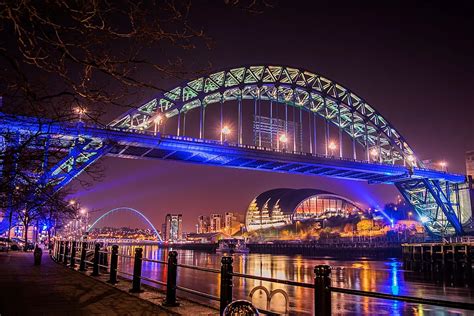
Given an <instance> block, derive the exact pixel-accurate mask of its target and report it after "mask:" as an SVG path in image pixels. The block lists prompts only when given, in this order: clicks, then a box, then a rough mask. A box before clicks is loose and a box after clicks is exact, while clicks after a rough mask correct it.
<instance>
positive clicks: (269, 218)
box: [245, 188, 361, 231]
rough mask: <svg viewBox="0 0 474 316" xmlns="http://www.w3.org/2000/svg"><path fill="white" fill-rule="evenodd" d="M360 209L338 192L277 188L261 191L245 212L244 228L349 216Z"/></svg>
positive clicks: (251, 229) (263, 227)
mask: <svg viewBox="0 0 474 316" xmlns="http://www.w3.org/2000/svg"><path fill="white" fill-rule="evenodd" d="M359 211H361V209H360V208H359V207H358V206H357V205H356V203H354V202H353V201H351V200H349V199H347V198H345V197H342V196H340V195H337V194H334V193H331V192H327V191H322V190H316V189H288V188H279V189H273V190H269V191H266V192H263V193H261V194H260V195H259V196H257V197H256V198H255V199H253V200H252V202H251V203H250V205H249V207H248V209H247V213H246V216H245V225H246V228H247V231H254V230H258V229H266V228H272V227H275V228H276V227H280V226H285V225H288V224H292V223H295V222H296V221H304V220H308V219H315V220H324V219H325V218H329V217H332V216H349V215H351V214H354V213H357V212H359Z"/></svg>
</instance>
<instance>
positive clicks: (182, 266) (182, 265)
mask: <svg viewBox="0 0 474 316" xmlns="http://www.w3.org/2000/svg"><path fill="white" fill-rule="evenodd" d="M177 266H178V267H181V268H187V269H191V270H199V271H204V272H210V273H221V270H218V269H212V268H203V267H198V266H191V265H187V264H183V263H178V264H177Z"/></svg>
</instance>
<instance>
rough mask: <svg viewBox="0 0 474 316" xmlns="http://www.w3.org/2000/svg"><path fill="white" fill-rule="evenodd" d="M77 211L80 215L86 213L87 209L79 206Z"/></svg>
mask: <svg viewBox="0 0 474 316" xmlns="http://www.w3.org/2000/svg"><path fill="white" fill-rule="evenodd" d="M79 213H81V215H86V214H87V209H85V208H81V209H80V210H79Z"/></svg>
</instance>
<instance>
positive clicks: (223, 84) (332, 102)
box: [109, 65, 421, 166]
mask: <svg viewBox="0 0 474 316" xmlns="http://www.w3.org/2000/svg"><path fill="white" fill-rule="evenodd" d="M245 99H260V100H271V101H275V102H280V103H285V104H289V105H291V106H294V107H297V108H301V109H303V110H306V111H308V112H311V113H314V114H315V115H318V116H319V117H322V118H324V119H325V120H327V121H328V122H330V123H332V124H333V125H335V126H336V127H338V128H340V129H341V131H343V132H344V133H346V134H347V135H349V136H350V137H351V138H352V139H353V140H354V141H355V142H357V143H359V144H360V145H362V146H364V147H365V148H372V147H377V148H379V151H380V160H381V162H385V163H395V162H397V161H403V163H404V164H408V165H412V166H421V163H420V162H419V161H418V160H417V159H416V158H414V157H415V155H414V152H413V150H412V149H411V148H410V146H409V145H408V144H407V142H406V141H405V139H404V138H403V137H402V136H401V135H400V133H398V131H397V130H396V129H395V128H394V127H393V125H391V124H390V123H389V122H388V120H387V119H385V118H384V117H383V116H382V115H381V114H380V113H378V112H377V111H376V110H375V109H374V108H373V107H372V106H370V105H369V104H368V103H367V102H366V101H365V100H364V99H363V98H361V97H359V96H358V95H356V94H354V93H353V92H352V91H350V90H349V89H347V88H345V87H343V86H342V85H340V84H339V83H337V82H335V81H333V80H330V79H328V78H326V77H324V76H322V75H319V74H316V73H313V72H309V71H306V70H301V69H297V68H292V67H286V66H270V65H261V66H248V67H238V68H232V69H227V70H223V71H219V72H216V73H213V74H210V75H207V76H203V77H200V78H197V79H195V80H192V81H189V82H186V83H183V84H182V85H180V86H178V87H176V88H174V89H171V90H169V91H167V92H163V93H161V94H159V95H158V96H157V97H156V98H154V99H153V100H151V101H149V102H148V103H146V104H144V105H142V106H141V107H139V108H138V109H132V110H130V111H128V112H127V113H126V114H124V115H122V116H120V117H119V118H117V119H116V120H114V121H113V122H111V123H110V124H109V126H111V127H118V128H123V129H130V130H147V129H149V128H150V127H151V126H152V125H153V119H154V118H155V117H156V116H157V115H158V114H160V113H162V114H163V115H165V116H166V117H167V118H171V117H173V116H180V115H181V114H185V113H187V112H188V111H191V110H193V109H197V108H201V107H206V106H207V105H209V104H212V103H220V102H226V101H232V100H245ZM178 136H179V135H178ZM367 152H368V151H367Z"/></svg>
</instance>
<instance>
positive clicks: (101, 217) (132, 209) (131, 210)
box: [87, 206, 163, 241]
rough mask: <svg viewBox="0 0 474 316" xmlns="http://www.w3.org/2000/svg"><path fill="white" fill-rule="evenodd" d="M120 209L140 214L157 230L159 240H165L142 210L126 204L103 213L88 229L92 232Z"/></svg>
mask: <svg viewBox="0 0 474 316" xmlns="http://www.w3.org/2000/svg"><path fill="white" fill-rule="evenodd" d="M118 211H125V212H132V213H133V214H137V215H139V216H140V217H141V218H142V219H144V220H145V222H146V223H147V224H148V225H149V226H150V227H151V228H152V229H153V231H154V232H155V234H156V236H157V237H158V239H159V241H163V239H162V238H161V235H160V234H159V232H158V230H157V229H156V228H155V226H154V225H153V224H152V223H151V222H150V220H149V219H148V218H147V217H146V216H145V215H143V213H141V212H140V211H138V210H136V209H134V208H131V207H124V206H122V207H117V208H114V209H111V210H110V211H107V212H106V213H104V214H102V215H101V216H100V217H99V218H98V219H96V220H95V222H94V223H92V225H91V226H90V227H89V229H88V230H87V231H88V232H90V231H91V230H92V229H93V228H94V227H95V226H96V225H97V224H98V223H99V222H100V221H102V220H103V219H104V218H106V217H107V216H109V215H111V214H112V213H115V212H118Z"/></svg>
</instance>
